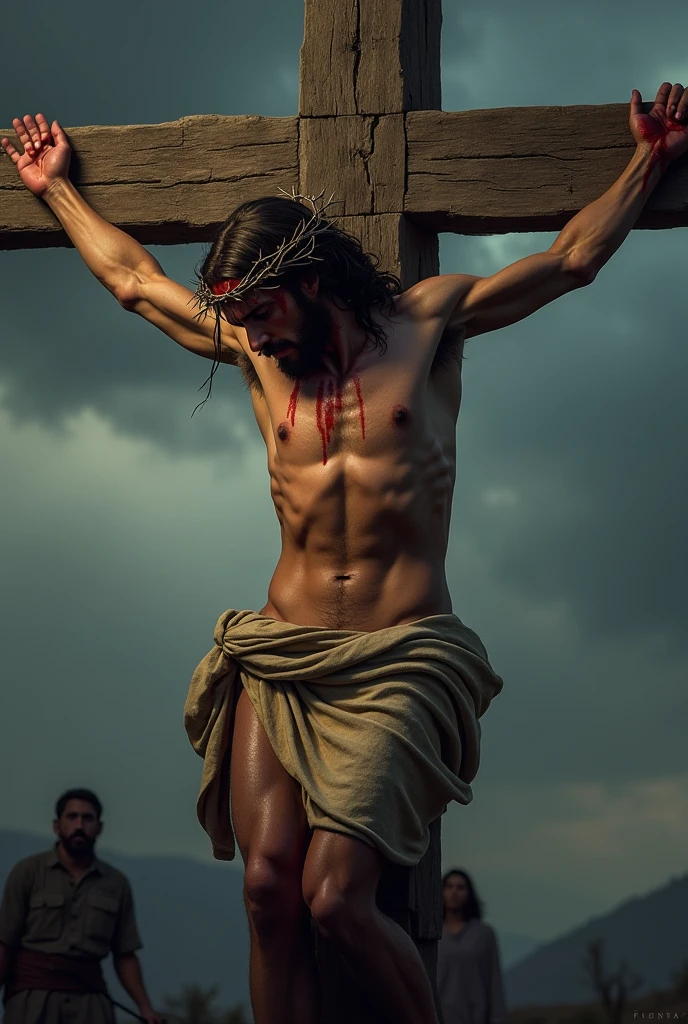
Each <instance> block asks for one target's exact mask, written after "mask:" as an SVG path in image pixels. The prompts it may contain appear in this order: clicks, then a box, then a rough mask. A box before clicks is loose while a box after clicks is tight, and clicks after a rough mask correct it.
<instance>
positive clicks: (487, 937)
mask: <svg viewBox="0 0 688 1024" xmlns="http://www.w3.org/2000/svg"><path fill="white" fill-rule="evenodd" d="M472 924H473V927H474V928H475V931H476V934H477V935H479V936H480V937H481V939H482V940H483V941H484V942H496V941H497V933H496V931H495V930H494V928H493V927H492V925H490V924H488V923H487V922H486V921H481V920H479V919H478V918H475V919H474V920H473V922H472Z"/></svg>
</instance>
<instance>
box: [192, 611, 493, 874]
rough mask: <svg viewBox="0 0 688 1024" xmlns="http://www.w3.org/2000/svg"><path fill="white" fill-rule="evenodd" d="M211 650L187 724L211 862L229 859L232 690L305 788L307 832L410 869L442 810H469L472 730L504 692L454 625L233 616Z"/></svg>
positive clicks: (475, 751)
mask: <svg viewBox="0 0 688 1024" xmlns="http://www.w3.org/2000/svg"><path fill="white" fill-rule="evenodd" d="M214 639H215V645H214V647H213V648H212V650H211V651H210V652H209V653H208V654H207V655H206V656H205V658H204V659H203V660H202V661H201V663H200V664H199V665H198V667H197V669H196V671H195V672H194V674H193V677H192V680H191V685H190V687H189V692H188V696H187V700H186V705H185V709H184V724H185V727H186V731H187V734H188V736H189V740H190V742H191V744H192V746H193V748H194V750H195V751H196V753H198V754H199V755H200V756H201V757H202V758H203V762H204V763H203V774H202V780H201V792H200V796H199V799H198V804H197V813H198V818H199V821H200V822H201V824H202V825H203V828H204V829H205V830H206V832H207V833H208V835H209V836H210V839H211V842H212V847H213V855H214V856H215V857H216V858H218V859H220V860H232V859H233V857H234V855H235V842H234V835H233V831H232V826H231V820H230V811H229V800H230V761H231V747H232V734H233V728H234V713H235V709H236V702H237V700H238V697H239V693H240V692H241V687H242V686H243V688H244V689H245V690H246V693H247V695H248V697H249V699H250V701H251V703H252V705H253V707H254V708H255V710H256V713H257V715H258V717H259V719H260V721H261V722H262V724H263V726H264V728H265V730H266V732H267V735H268V738H269V740H270V743H271V745H272V747H273V749H274V751H275V753H276V754H277V757H278V758H279V760H280V762H281V763H282V764H283V765H284V768H285V769H286V771H287V772H288V773H289V774H290V775H291V776H292V777H293V778H294V779H296V781H297V782H298V783H299V784H300V786H301V789H302V793H303V800H304V806H305V808H306V815H307V818H308V823H309V825H310V827H311V828H327V829H330V830H334V831H339V832H344V833H346V834H349V835H354V836H356V837H357V838H359V839H361V840H363V841H364V842H367V843H369V844H371V845H373V846H375V847H377V848H378V849H379V850H380V852H381V853H382V854H383V855H384V856H386V857H388V858H389V859H390V860H393V861H396V862H397V863H399V864H403V865H407V866H408V865H412V864H415V863H417V862H418V861H419V860H420V858H421V857H422V855H423V853H424V852H425V850H426V848H427V845H428V825H429V824H430V822H431V821H433V820H434V819H435V818H436V817H438V815H439V814H441V813H442V812H443V811H444V810H446V807H447V804H448V803H449V802H450V801H451V800H456V801H458V802H459V803H463V804H466V803H469V802H470V800H471V799H472V792H471V787H470V783H471V782H472V780H473V779H474V778H475V775H476V772H477V770H478V765H479V762H480V722H479V719H480V718H481V716H482V715H483V714H484V713H485V711H486V710H487V708H488V707H489V704H490V702H491V700H492V699H493V697H495V696H496V695H497V694H498V693H499V692H500V690H501V689H502V685H503V684H502V680H501V679H500V677H499V676H498V675H496V674H495V672H494V671H493V670H492V668H491V666H490V664H489V661H488V659H487V653H486V651H485V648H484V647H483V645H482V643H481V641H480V639H479V637H478V636H477V635H476V634H475V633H474V632H473V631H472V630H470V629H469V628H468V627H467V626H464V624H463V623H462V622H461V620H460V619H458V618H457V617H456V616H455V615H432V616H428V617H427V618H424V619H419V620H417V621H416V622H411V623H407V624H405V625H401V626H391V627H388V628H386V629H380V630H376V631H375V632H372V633H369V632H362V631H358V630H338V629H327V628H324V627H319V626H299V625H295V624H294V623H288V622H280V621H278V620H276V619H271V618H269V617H267V616H264V615H260V614H258V613H257V612H252V611H235V610H232V609H230V610H228V611H226V612H224V614H223V615H221V616H220V618H219V619H218V622H217V624H216V626H215V632H214Z"/></svg>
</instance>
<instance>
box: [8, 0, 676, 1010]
mask: <svg viewBox="0 0 688 1024" xmlns="http://www.w3.org/2000/svg"><path fill="white" fill-rule="evenodd" d="M441 21H442V12H441V0H330V2H328V0H305V34H304V42H303V47H302V49H301V88H300V98H299V115H298V116H297V117H222V116H199V117H183V118H181V119H180V120H178V121H173V122H170V123H168V124H159V125H124V126H120V127H85V128H73V129H69V137H70V140H71V142H72V145H73V147H74V159H73V165H72V178H73V180H74V182H75V184H76V185H77V186H78V187H79V189H80V191H81V192H82V194H83V195H84V197H85V198H86V199H87V200H88V202H89V203H90V204H91V205H92V206H93V207H94V208H95V209H96V210H97V211H98V212H99V213H100V214H102V216H103V217H105V218H106V219H107V220H109V221H111V222H112V223H114V224H117V225H118V226H120V227H122V228H123V229H124V230H125V231H127V232H129V234H131V235H133V236H134V237H135V238H137V239H139V241H141V242H143V243H144V244H149V245H150V244H156V243H170V244H178V243H181V242H202V241H209V240H210V239H211V238H212V237H213V235H214V234H215V231H216V229H217V228H218V227H219V225H220V224H221V223H222V222H223V221H224V219H225V218H226V216H227V214H228V212H229V211H230V210H232V209H233V208H234V207H235V206H237V205H239V204H240V203H242V202H245V201H246V200H248V199H254V198H257V197H259V196H264V195H274V194H276V193H277V189H278V188H279V187H282V188H285V189H287V190H289V189H291V187H292V186H294V187H296V189H297V191H298V192H300V193H303V194H308V193H319V192H320V191H321V190H324V191H325V192H326V194H327V195H328V197H329V194H330V192H334V193H335V195H336V198H337V199H339V200H342V205H341V206H340V207H337V213H341V214H342V217H343V221H342V223H343V226H344V227H346V228H347V229H348V230H350V231H352V232H354V233H356V234H357V235H359V237H361V239H362V240H363V243H364V246H365V248H367V249H369V250H371V251H373V252H376V253H377V254H378V255H379V256H380V257H381V260H382V265H383V267H384V268H385V269H388V270H391V271H393V272H395V273H397V274H398V275H399V276H400V277H401V280H402V283H403V285H404V286H405V287H408V286H410V285H411V284H413V283H415V282H416V281H417V280H419V279H420V278H423V277H427V276H430V275H433V274H437V273H438V272H439V259H438V239H437V232H439V231H452V232H458V233H460V234H475V235H486V234H496V233H504V232H512V231H553V230H557V229H560V228H562V227H563V226H564V224H565V223H566V222H567V221H568V220H569V219H570V218H571V217H572V216H573V215H574V214H575V213H577V212H578V211H579V210H580V209H581V208H582V207H583V206H585V205H587V204H588V203H590V202H592V201H593V200H594V199H597V198H598V197H599V196H600V195H601V194H602V193H603V192H604V191H606V189H607V188H608V187H609V186H610V185H611V184H612V182H613V181H614V180H615V179H616V178H617V177H618V175H619V174H620V173H621V171H622V170H623V168H624V167H625V165H626V163H627V162H628V160H629V158H630V156H631V153H632V150H633V147H634V145H635V143H634V141H633V139H632V137H631V134H630V131H629V128H628V104H627V103H620V104H610V105H604V106H594V107H591V106H572V107H526V108H513V107H505V108H501V109H498V110H492V109H491V110H469V111H459V112H454V113H446V112H443V111H441V109H440V106H441V102H440V28H441ZM650 106H651V104H647V105H646V107H645V109H646V110H647V109H649V108H650ZM0 134H8V135H9V134H11V133H10V132H9V131H8V132H4V133H0ZM687 224H688V164H687V163H686V161H681V162H680V163H679V164H676V165H673V166H672V167H671V168H670V169H669V171H668V172H667V173H666V175H665V177H664V179H663V180H662V183H661V185H660V186H659V187H658V188H657V189H655V191H654V193H653V195H652V196H651V198H650V200H649V203H648V205H647V207H646V208H645V211H644V212H643V214H642V216H641V218H640V220H639V222H638V225H637V226H638V227H645V228H669V227H679V226H686V225H687ZM68 244H70V243H69V241H68V239H67V237H66V235H65V233H64V232H63V231H62V229H61V228H60V225H59V224H58V222H57V221H56V220H55V218H54V217H53V215H52V213H51V212H50V210H49V209H48V208H47V207H46V206H45V205H44V204H43V203H41V202H40V201H39V200H37V199H36V198H34V197H33V196H32V195H31V194H30V193H29V192H28V191H27V190H26V189H25V188H24V186H23V185H22V184H21V182H20V181H19V179H18V177H17V173H16V171H15V169H14V167H13V165H12V164H11V163H10V161H2V162H0V248H3V249H17V248H37V247H44V246H64V245H68ZM431 832H432V841H431V845H430V849H429V851H428V854H427V855H426V856H425V858H424V859H423V860H422V861H421V863H420V864H419V865H418V867H417V868H415V869H413V871H408V870H404V869H400V868H395V867H390V868H389V869H387V871H386V872H385V874H384V875H383V879H382V882H381V884H380V889H379V902H380V904H381V906H383V908H384V909H385V910H386V912H388V913H389V914H390V915H391V916H393V917H394V918H395V919H396V920H398V921H399V922H400V923H401V924H402V925H403V926H404V927H405V928H406V929H407V930H408V931H409V932H410V933H411V934H412V935H413V938H414V940H415V942H416V944H417V946H418V948H419V950H420V952H421V956H422V957H423V960H424V962H425V964H426V967H427V969H428V972H429V974H430V975H431V977H434V968H435V957H436V940H437V937H438V936H439V934H440V933H441V925H442V921H441V918H442V914H441V894H440V840H439V822H436V823H435V824H434V825H433V827H432V830H431ZM319 957H320V961H321V966H322V971H323V978H324V998H325V1006H324V1014H323V1019H324V1020H325V1021H326V1022H327V1024H336V1022H339V1021H354V1020H355V1021H357V1022H360V1024H365V1022H367V1021H371V1022H372V1021H373V1020H375V1019H376V1015H375V1013H374V1011H371V1010H370V1009H369V1007H367V1006H366V1005H364V1004H363V1003H360V1002H357V1000H358V999H359V997H358V995H357V994H356V993H355V991H354V989H353V988H352V986H351V984H350V981H349V980H348V978H347V976H346V973H345V970H344V969H343V967H342V965H341V964H340V963H339V962H338V961H337V959H336V957H334V955H333V952H332V950H331V949H328V947H327V945H326V944H323V943H322V942H320V943H319Z"/></svg>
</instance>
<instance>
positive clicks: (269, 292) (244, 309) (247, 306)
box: [223, 288, 275, 320]
mask: <svg viewBox="0 0 688 1024" xmlns="http://www.w3.org/2000/svg"><path fill="white" fill-rule="evenodd" d="M274 295H275V289H274V288H270V289H267V288H253V289H252V290H251V291H250V292H247V294H246V295H244V297H243V298H241V299H229V300H228V301H227V302H225V303H223V305H224V308H225V311H226V312H227V314H228V315H229V316H230V317H231V319H232V320H243V319H244V318H245V317H247V316H249V314H250V313H252V312H253V310H254V309H255V308H256V307H257V306H260V305H262V304H264V303H266V302H272V300H273V299H274Z"/></svg>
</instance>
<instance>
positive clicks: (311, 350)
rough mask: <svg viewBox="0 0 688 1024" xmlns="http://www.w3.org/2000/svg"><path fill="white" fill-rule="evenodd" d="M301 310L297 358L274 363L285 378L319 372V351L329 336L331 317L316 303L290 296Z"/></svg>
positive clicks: (320, 358) (285, 357)
mask: <svg viewBox="0 0 688 1024" xmlns="http://www.w3.org/2000/svg"><path fill="white" fill-rule="evenodd" d="M294 299H295V300H296V304H297V305H298V307H299V309H300V310H301V325H300V327H299V330H298V333H297V335H296V341H297V353H298V354H297V355H296V356H295V357H292V356H284V358H282V359H278V360H277V365H278V366H279V368H280V370H281V371H282V373H283V374H284V375H285V377H289V378H290V379H291V380H304V379H305V378H306V377H311V376H312V375H313V374H314V373H318V372H319V371H320V370H322V357H323V352H324V351H325V349H326V348H327V346H328V345H329V343H330V339H331V337H332V314H331V313H330V311H329V309H327V307H326V306H323V305H322V304H321V303H320V302H317V301H316V302H312V301H311V300H310V299H306V298H305V297H304V296H303V295H300V294H298V293H295V294H294Z"/></svg>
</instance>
